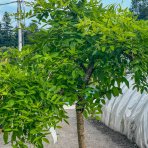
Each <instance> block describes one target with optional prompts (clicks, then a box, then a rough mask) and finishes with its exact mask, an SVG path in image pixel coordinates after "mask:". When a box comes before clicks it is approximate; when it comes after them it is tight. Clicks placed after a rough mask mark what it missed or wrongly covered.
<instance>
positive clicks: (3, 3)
mask: <svg viewBox="0 0 148 148" xmlns="http://www.w3.org/2000/svg"><path fill="white" fill-rule="evenodd" d="M12 3H17V1H12V2H8V3H3V4H0V6H4V5H9V4H12Z"/></svg>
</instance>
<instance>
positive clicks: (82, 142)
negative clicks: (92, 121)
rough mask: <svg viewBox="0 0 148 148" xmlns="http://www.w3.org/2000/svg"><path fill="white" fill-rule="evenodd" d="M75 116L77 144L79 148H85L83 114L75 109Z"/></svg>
mask: <svg viewBox="0 0 148 148" xmlns="http://www.w3.org/2000/svg"><path fill="white" fill-rule="evenodd" d="M76 116H77V133H78V144H79V148H86V146H85V136H84V118H83V112H82V111H81V110H79V109H76Z"/></svg>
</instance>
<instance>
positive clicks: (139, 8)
mask: <svg viewBox="0 0 148 148" xmlns="http://www.w3.org/2000/svg"><path fill="white" fill-rule="evenodd" d="M131 10H132V11H133V12H134V13H135V14H136V15H138V19H144V20H147V19H148V0H132V7H131Z"/></svg>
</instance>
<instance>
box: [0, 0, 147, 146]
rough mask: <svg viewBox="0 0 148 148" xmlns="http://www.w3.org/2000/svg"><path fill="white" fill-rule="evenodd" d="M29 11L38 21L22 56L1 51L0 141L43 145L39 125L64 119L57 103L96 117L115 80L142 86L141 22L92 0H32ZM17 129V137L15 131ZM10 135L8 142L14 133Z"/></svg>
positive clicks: (144, 88) (143, 38)
mask: <svg viewBox="0 0 148 148" xmlns="http://www.w3.org/2000/svg"><path fill="white" fill-rule="evenodd" d="M32 6H33V10H34V11H33V13H34V14H33V15H34V16H36V17H37V19H38V20H39V21H40V22H43V23H44V24H45V25H46V28H47V29H46V30H40V31H39V32H37V33H36V36H34V43H35V44H34V45H32V46H28V47H26V48H25V49H24V50H23V52H22V53H18V52H16V51H15V50H13V52H11V54H9V53H3V54H2V57H3V58H2V59H1V66H0V70H1V71H0V72H1V76H0V92H1V102H0V123H1V124H2V125H3V128H4V133H5V134H4V139H5V141H6V143H7V134H8V133H10V132H11V133H13V135H14V136H12V137H11V139H12V140H11V141H12V142H14V143H15V142H17V143H16V146H18V145H19V146H20V147H22V145H23V144H24V143H25V142H31V143H33V144H35V146H36V147H43V146H42V140H43V141H46V142H47V140H46V139H44V138H45V135H46V132H47V131H46V132H45V133H44V130H47V129H48V127H51V126H54V127H56V125H57V123H58V122H60V121H61V120H62V119H66V118H67V116H66V113H65V111H64V109H63V105H64V104H69V105H72V104H74V103H77V107H78V108H77V110H81V111H82V112H83V113H84V115H85V116H86V117H88V116H89V115H94V114H96V113H97V114H100V113H101V108H102V105H103V104H105V100H104V98H105V97H107V98H108V99H110V98H111V96H112V95H113V96H118V95H119V94H121V93H122V90H121V88H120V85H121V83H125V84H126V85H127V86H129V83H128V80H127V78H126V76H127V73H129V74H130V75H131V77H132V78H133V79H134V85H133V87H136V88H137V89H138V90H140V91H141V92H143V91H147V89H148V83H147V76H148V60H147V59H148V23H147V22H146V21H145V22H144V21H137V20H136V19H135V18H134V17H133V16H132V14H131V13H130V12H129V11H128V10H127V9H125V10H122V9H121V8H120V7H119V8H115V7H114V6H113V5H111V6H109V7H107V8H103V6H102V4H100V3H98V2H97V1H96V0H90V2H87V1H86V0H79V1H78V0H50V1H48V2H47V1H45V0H37V1H35V2H34V3H33V5H32ZM20 134H21V136H20ZM16 136H17V138H16V139H15V137H16Z"/></svg>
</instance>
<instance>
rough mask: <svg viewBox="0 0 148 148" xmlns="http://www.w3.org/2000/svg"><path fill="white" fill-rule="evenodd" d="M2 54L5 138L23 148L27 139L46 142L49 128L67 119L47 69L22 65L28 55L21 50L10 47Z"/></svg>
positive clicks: (0, 104)
mask: <svg viewBox="0 0 148 148" xmlns="http://www.w3.org/2000/svg"><path fill="white" fill-rule="evenodd" d="M26 52H27V51H25V54H26ZM27 53H29V51H28V52H27ZM1 54H2V58H1V64H0V73H1V75H0V95H1V99H0V124H1V125H2V128H3V131H4V141H5V143H6V144H7V143H8V142H11V143H12V146H13V147H17V148H18V147H20V148H23V147H24V148H25V147H27V143H32V144H34V146H36V147H38V148H42V147H43V144H42V142H43V141H44V142H48V141H47V139H46V135H47V134H49V128H50V127H54V128H56V125H57V123H59V122H60V121H62V119H65V120H66V119H67V116H66V114H65V111H64V110H63V100H62V98H61V96H60V95H59V94H58V88H56V87H55V88H53V86H51V84H50V82H49V80H47V78H48V73H47V69H45V70H44V69H43V68H39V69H36V68H35V67H33V65H30V67H29V66H28V65H27V66H26V65H25V64H26V63H28V61H27V60H29V59H28V58H25V57H24V53H23V52H22V53H21V54H20V53H19V52H18V51H16V50H12V51H9V52H8V51H5V52H4V53H1ZM36 56H37V55H36ZM34 57H35V56H34ZM32 60H33V58H32V59H30V61H32ZM24 63H25V64H24ZM39 67H40V66H39ZM53 91H54V92H57V93H53ZM8 136H11V139H10V141H8Z"/></svg>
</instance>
